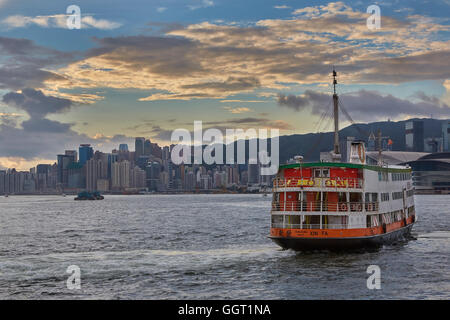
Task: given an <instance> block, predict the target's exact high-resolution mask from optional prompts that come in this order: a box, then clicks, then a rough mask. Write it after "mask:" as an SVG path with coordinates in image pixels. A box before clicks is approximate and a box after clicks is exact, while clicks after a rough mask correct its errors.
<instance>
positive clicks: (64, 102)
mask: <svg viewBox="0 0 450 320" xmlns="http://www.w3.org/2000/svg"><path fill="white" fill-rule="evenodd" d="M2 101H3V102H4V103H6V104H7V105H9V106H12V107H16V108H18V109H22V110H24V111H26V112H27V113H28V114H29V115H30V117H32V118H44V117H45V116H46V115H47V114H49V113H61V112H65V111H68V110H69V109H70V107H71V106H72V105H73V102H72V101H70V100H68V99H62V98H57V97H51V96H46V95H44V94H43V93H42V91H40V90H35V89H31V88H26V89H22V92H21V93H17V92H9V93H7V94H5V95H4V96H3V99H2Z"/></svg>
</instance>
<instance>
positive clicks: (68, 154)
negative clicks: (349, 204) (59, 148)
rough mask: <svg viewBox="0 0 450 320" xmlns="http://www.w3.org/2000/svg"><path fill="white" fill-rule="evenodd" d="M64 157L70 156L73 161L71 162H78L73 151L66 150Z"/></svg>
mask: <svg viewBox="0 0 450 320" xmlns="http://www.w3.org/2000/svg"><path fill="white" fill-rule="evenodd" d="M65 154H66V156H71V157H72V159H73V162H77V161H78V156H77V152H76V151H75V150H66V151H65Z"/></svg>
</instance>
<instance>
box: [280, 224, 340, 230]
mask: <svg viewBox="0 0 450 320" xmlns="http://www.w3.org/2000/svg"><path fill="white" fill-rule="evenodd" d="M272 228H277V229H306V230H310V229H348V225H347V224H330V223H328V224H326V223H324V224H322V225H320V224H311V223H303V224H291V223H272Z"/></svg>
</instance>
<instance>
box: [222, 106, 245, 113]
mask: <svg viewBox="0 0 450 320" xmlns="http://www.w3.org/2000/svg"><path fill="white" fill-rule="evenodd" d="M223 108H224V109H225V110H227V111H228V112H230V113H234V114H239V113H245V112H251V111H252V110H251V109H249V108H247V107H223Z"/></svg>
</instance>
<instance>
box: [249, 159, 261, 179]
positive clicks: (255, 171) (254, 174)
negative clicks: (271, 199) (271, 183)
mask: <svg viewBox="0 0 450 320" xmlns="http://www.w3.org/2000/svg"><path fill="white" fill-rule="evenodd" d="M258 183H259V165H258V164H256V163H255V164H252V163H249V164H248V184H258Z"/></svg>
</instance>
